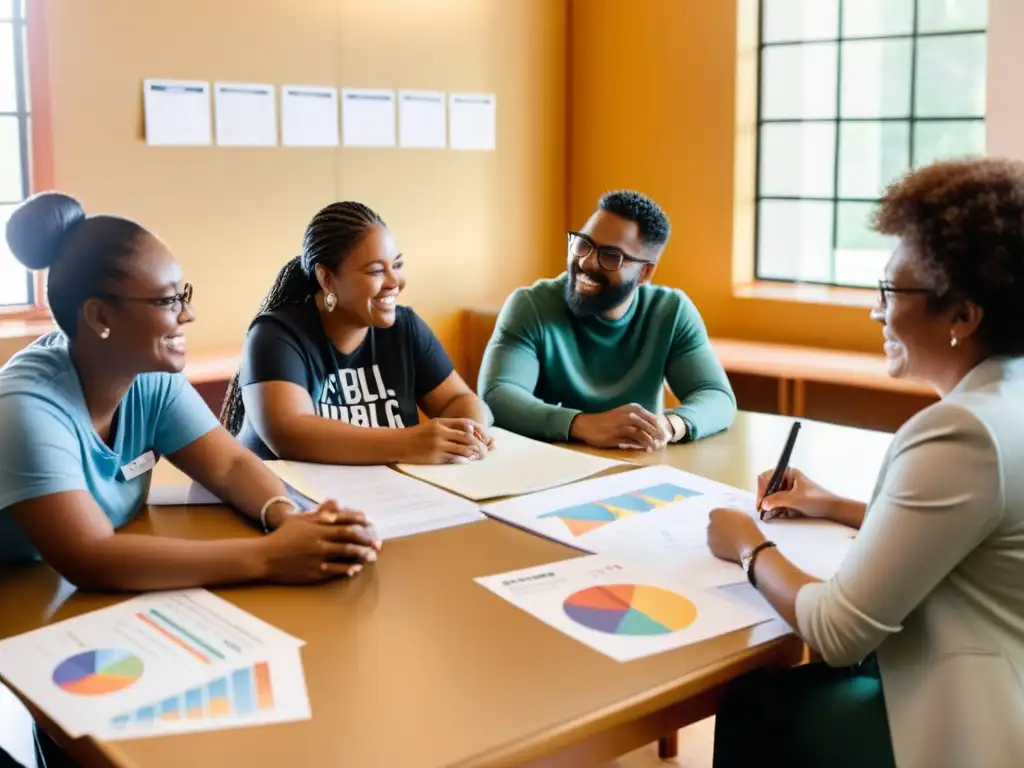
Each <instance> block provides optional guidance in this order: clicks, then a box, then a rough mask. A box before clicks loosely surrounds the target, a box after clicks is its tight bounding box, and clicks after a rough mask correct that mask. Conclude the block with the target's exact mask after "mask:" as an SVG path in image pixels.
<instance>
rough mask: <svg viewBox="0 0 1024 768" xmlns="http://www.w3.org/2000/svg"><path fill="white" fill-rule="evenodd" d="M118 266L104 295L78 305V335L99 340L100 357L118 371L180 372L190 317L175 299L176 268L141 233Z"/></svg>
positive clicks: (160, 245)
mask: <svg viewBox="0 0 1024 768" xmlns="http://www.w3.org/2000/svg"><path fill="white" fill-rule="evenodd" d="M122 269H123V270H124V274H123V276H121V277H119V278H117V279H116V280H113V281H111V283H110V284H109V285H107V286H105V288H104V293H105V294H106V295H105V296H104V297H102V298H92V299H89V300H88V301H86V302H85V304H84V305H83V307H82V312H83V319H84V321H85V322H84V323H82V324H80V326H79V331H78V332H79V334H82V333H86V334H90V335H91V336H92V337H94V338H97V339H100V342H101V344H102V346H101V350H102V352H103V355H104V357H105V359H107V360H108V361H109V362H110V364H111V365H112V366H116V367H117V368H118V369H119V370H125V371H132V372H135V373H147V372H151V371H158V372H168V373H177V372H179V371H181V370H182V369H183V368H184V367H185V327H186V326H187V325H188V324H189V323H191V322H193V321H194V320H195V314H194V313H193V311H192V308H191V306H189V305H188V304H186V303H184V302H182V301H181V300H180V295H181V294H182V292H183V291H184V290H185V286H184V284H183V283H182V274H181V267H180V266H179V265H178V263H177V262H176V261H175V260H174V256H173V255H172V254H171V252H170V250H169V249H168V248H167V246H166V245H164V243H163V242H161V241H160V240H159V239H158V238H156V237H154V236H153V235H150V234H145V235H142V236H140V237H139V238H137V239H136V240H135V242H134V243H133V252H132V256H131V258H130V259H126V260H125V261H124V263H123V265H122ZM176 297H179V298H176ZM107 329H109V334H108V335H107V337H106V338H103V334H104V333H105V332H106V330H107Z"/></svg>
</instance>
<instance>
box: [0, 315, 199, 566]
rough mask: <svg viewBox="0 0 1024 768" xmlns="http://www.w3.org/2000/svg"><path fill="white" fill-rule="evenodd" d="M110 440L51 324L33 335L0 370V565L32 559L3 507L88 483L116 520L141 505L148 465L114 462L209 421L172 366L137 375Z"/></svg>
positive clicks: (169, 446)
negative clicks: (133, 467) (95, 420)
mask: <svg viewBox="0 0 1024 768" xmlns="http://www.w3.org/2000/svg"><path fill="white" fill-rule="evenodd" d="M116 419H117V421H116V425H115V433H114V436H113V441H112V443H113V447H112V448H111V447H110V446H108V445H107V444H106V443H104V442H103V441H102V440H100V438H99V435H97V434H96V430H95V429H94V428H93V426H92V422H91V420H90V418H89V411H88V409H87V407H86V404H85V397H84V395H83V394H82V387H81V384H80V382H79V379H78V372H77V371H76V370H75V367H74V365H73V364H72V362H71V355H70V352H69V350H68V344H67V337H65V336H64V335H63V334H62V333H60V332H59V331H57V332H54V333H50V334H48V335H46V336H43V337H42V338H41V339H38V340H37V341H36V342H34V343H33V344H32V345H31V346H29V347H27V348H25V349H24V350H22V351H21V352H19V353H18V354H16V355H15V356H14V357H12V358H11V359H10V361H9V362H8V363H7V365H5V366H4V367H3V368H2V369H0V565H4V564H9V563H13V562H18V561H25V560H34V559H38V557H39V553H38V552H36V550H35V548H34V547H33V546H32V545H31V544H30V543H29V541H28V539H27V538H26V537H25V535H24V534H23V533H22V531H21V528H20V527H19V526H18V524H17V523H15V521H14V515H13V514H12V512H11V509H10V508H11V506H12V505H14V504H17V503H18V502H21V501H26V500H28V499H34V498H38V497H39V496H48V495H50V494H53V493H60V492H62V491H88V492H89V493H90V494H91V495H92V497H93V498H94V499H95V500H96V503H97V504H99V505H100V508H101V509H102V510H103V512H104V513H105V514H106V516H107V517H108V518H109V520H110V522H111V524H112V525H113V526H114V527H115V528H119V527H120V526H122V525H124V524H125V523H127V522H128V521H130V520H131V519H132V518H133V517H134V516H135V515H136V514H137V513H138V512H139V510H140V509H141V508H142V507H143V505H144V504H145V502H146V496H147V495H148V492H149V483H150V477H151V476H152V473H151V472H145V473H143V474H142V475H140V476H138V477H135V478H134V479H131V480H129V479H126V478H125V476H124V474H123V472H122V471H121V468H122V467H123V466H124V465H125V464H128V463H129V462H132V461H134V460H135V459H137V458H139V457H140V456H143V455H144V454H146V453H147V452H148V451H153V452H154V454H155V455H156V456H157V457H159V456H162V455H166V454H169V453H175V452H176V451H178V450H180V449H182V448H184V447H185V446H186V445H188V444H189V443H191V442H192V441H194V440H196V439H197V438H200V437H202V436H203V435H205V434H206V433H207V432H209V431H210V430H211V429H213V428H215V427H216V426H217V425H218V421H217V418H216V417H215V416H214V415H213V413H212V412H211V411H210V409H209V407H207V405H206V403H205V402H203V399H202V398H201V397H200V396H199V393H198V392H196V391H195V389H194V388H193V387H192V385H191V384H189V382H188V380H187V379H186V378H185V377H184V376H182V375H181V374H169V373H144V374H141V375H140V376H138V377H137V378H136V379H135V382H134V383H133V384H132V386H131V389H129V390H128V393H127V394H126V395H125V396H124V400H122V401H121V405H120V408H119V409H118V413H117V417H116Z"/></svg>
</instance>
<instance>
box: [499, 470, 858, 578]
mask: <svg viewBox="0 0 1024 768" xmlns="http://www.w3.org/2000/svg"><path fill="white" fill-rule="evenodd" d="M754 502H755V499H754V496H753V494H751V493H749V492H748V491H743V490H740V489H738V488H732V487H730V486H727V485H723V484H721V483H717V482H715V481H713V480H709V479H707V478H704V477H700V476H698V475H693V474H690V473H689V472H683V471H682V470H679V469H674V468H672V467H664V466H659V467H644V468H642V469H637V470H634V471H632V472H626V473H622V474H617V475H611V476H609V477H602V478H597V479H594V480H588V481H586V482H582V483H577V484H575V485H570V486H567V487H564V488H556V489H554V490H550V491H545V492H543V493H536V494H531V495H529V496H522V497H519V498H515V499H509V500H507V501H501V502H498V503H495V504H491V505H488V506H486V507H484V512H485V513H486V514H487V515H490V516H492V517H497V518H499V519H501V520H505V521H507V522H510V523H512V524H514V525H518V526H520V527H523V528H526V529H527V530H530V531H534V532H536V533H539V534H541V535H543V536H547V537H549V538H552V539H555V540H556V541H560V542H562V543H565V544H568V545H570V546H573V547H577V548H579V549H582V550H583V551H586V552H601V553H610V554H615V555H618V556H621V557H625V558H628V559H630V560H633V561H636V562H642V563H644V564H645V565H647V566H648V567H651V568H655V569H657V570H658V571H659V572H660V573H664V574H666V575H668V576H670V577H671V578H672V579H674V580H676V581H678V582H679V583H683V584H688V585H695V586H701V587H712V586H720V585H723V584H735V583H739V582H742V581H745V580H746V575H745V574H744V573H743V569H742V568H740V566H738V565H736V564H735V563H728V562H725V561H723V560H720V559H718V558H717V557H715V556H714V555H712V554H711V551H710V550H709V549H708V546H707V527H708V519H709V515H710V513H711V510H712V509H714V508H715V507H733V508H738V509H742V510H743V511H745V512H747V513H748V514H749V515H751V516H752V517H753V516H754V515H755V512H754ZM759 525H760V526H761V529H762V530H763V531H764V532H765V535H766V536H768V537H769V538H770V539H771V540H772V541H774V542H776V544H778V547H779V551H780V552H782V553H783V554H784V555H786V557H788V558H789V559H790V560H792V561H793V562H794V563H795V564H796V565H797V566H798V567H800V568H802V569H804V570H805V571H807V572H808V573H810V574H811V575H813V576H816V577H817V578H820V579H828V578H830V577H831V576H832V575H833V574H834V573H835V570H836V569H837V568H838V567H839V564H840V563H841V562H842V560H843V558H844V557H845V556H846V553H847V552H848V551H849V548H850V547H851V546H852V544H853V538H854V536H855V535H856V531H855V530H854V529H852V528H847V527H846V526H844V525H839V524H838V523H833V522H829V521H825V520H780V521H775V522H768V523H760V522H759Z"/></svg>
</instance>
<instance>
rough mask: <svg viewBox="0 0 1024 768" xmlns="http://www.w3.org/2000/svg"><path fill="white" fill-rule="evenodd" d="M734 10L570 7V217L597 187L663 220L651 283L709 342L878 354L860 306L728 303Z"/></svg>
mask: <svg viewBox="0 0 1024 768" xmlns="http://www.w3.org/2000/svg"><path fill="white" fill-rule="evenodd" d="M740 1H741V2H743V0H740ZM748 4H749V3H748ZM739 7H740V5H739V3H738V2H737V0H629V2H622V1H621V0H572V3H571V11H570V12H571V16H572V30H571V40H570V104H571V109H570V111H571V115H572V117H571V120H570V131H569V146H570V171H569V189H570V204H569V214H570V221H571V222H572V223H573V224H574V225H577V226H578V225H581V224H582V222H583V221H584V220H585V219H586V217H587V216H588V215H589V214H590V212H591V211H592V210H593V208H594V205H595V203H596V201H597V198H598V196H599V195H600V194H601V193H602V192H603V191H605V190H607V189H610V188H617V187H633V188H636V189H639V190H641V191H643V192H645V193H647V194H649V195H651V196H652V197H653V198H654V199H655V200H657V201H658V202H659V203H660V204H661V205H662V206H664V208H665V209H666V211H667V212H668V214H669V216H670V217H671V219H672V224H673V234H672V240H671V242H670V244H669V247H668V249H667V250H666V252H665V254H664V256H663V257H662V262H661V266H660V267H659V268H658V272H657V274H656V276H655V280H656V281H657V282H660V283H662V284H666V285H672V286H676V287H679V288H682V289H683V290H685V291H686V292H687V293H688V294H689V295H690V297H691V298H692V299H693V300H694V301H695V302H696V304H697V306H698V307H699V308H700V310H701V312H702V313H703V316H704V318H705V320H706V322H707V324H708V328H709V331H710V332H711V333H712V334H713V335H717V336H722V337H732V338H741V339H756V340H762V341H774V342H782V343H789V344H809V345H815V346H824V347H834V348H845V349H860V350H866V351H878V350H879V344H880V335H879V331H878V326H877V325H875V324H873V323H871V322H870V321H869V320H868V310H867V308H865V307H850V306H843V307H840V306H828V305H819V304H806V303H794V302H780V301H767V300H762V299H747V298H743V299H741V298H734V296H733V271H732V270H733V254H734V252H737V251H738V252H741V253H742V252H743V251H744V250H745V251H747V252H748V253H749V252H751V251H750V243H749V241H748V242H746V243H744V242H739V241H737V240H736V239H735V238H734V231H733V228H734V223H735V222H734V203H735V200H734V198H735V191H736V190H735V180H734V179H735V170H736V160H737V153H736V124H737V120H736V116H737V111H736V96H737V93H736V75H737V22H738V20H739V17H738V8H739ZM753 7H754V8H755V9H756V4H754V5H753ZM750 87H751V88H753V87H754V86H753V83H751V84H750ZM748 96H749V99H753V98H754V97H755V94H754V93H753V91H751V92H750V93H749V94H748ZM744 159H745V158H742V157H741V158H740V160H741V161H742V160H744ZM746 215H748V216H749V215H750V211H749V210H748V211H747V212H746ZM740 230H741V231H742V230H743V227H740ZM751 234H752V230H749V229H748V230H747V233H746V235H747V236H750V235H751Z"/></svg>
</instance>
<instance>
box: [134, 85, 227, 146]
mask: <svg viewBox="0 0 1024 768" xmlns="http://www.w3.org/2000/svg"><path fill="white" fill-rule="evenodd" d="M142 94H143V96H142V100H143V107H144V110H145V113H146V143H147V144H149V145H150V146H163V147H200V146H209V145H210V144H211V143H212V142H213V140H212V131H211V130H210V84H209V83H206V82H201V81H196V80H153V79H149V80H143V81H142Z"/></svg>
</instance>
